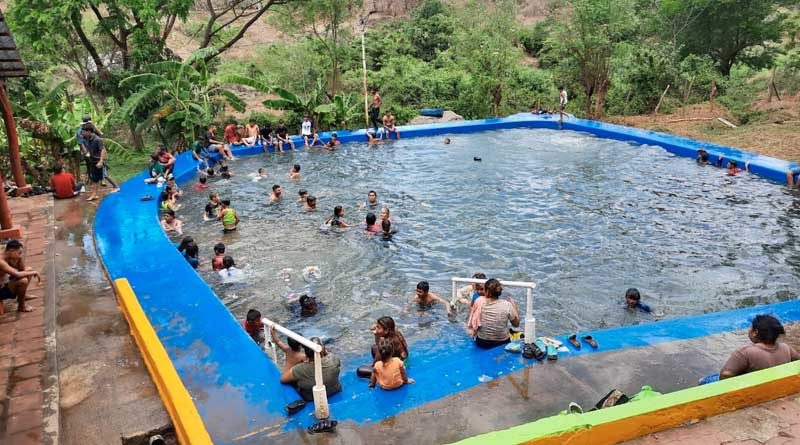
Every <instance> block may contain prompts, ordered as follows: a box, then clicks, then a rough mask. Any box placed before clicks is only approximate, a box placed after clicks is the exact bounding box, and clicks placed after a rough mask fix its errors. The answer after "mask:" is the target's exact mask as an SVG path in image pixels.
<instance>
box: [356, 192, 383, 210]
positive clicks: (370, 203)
mask: <svg viewBox="0 0 800 445" xmlns="http://www.w3.org/2000/svg"><path fill="white" fill-rule="evenodd" d="M380 206H381V203H380V202H378V193H377V192H375V190H370V191H369V192H368V193H367V200H366V201H364V202H362V203H361V205H360V206H359V207H360V208H362V209H364V208H366V209H368V210H371V211H375V210H377V209H378V208H379V207H380Z"/></svg>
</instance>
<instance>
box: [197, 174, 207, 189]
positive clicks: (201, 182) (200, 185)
mask: <svg viewBox="0 0 800 445" xmlns="http://www.w3.org/2000/svg"><path fill="white" fill-rule="evenodd" d="M207 182H208V178H207V177H205V176H201V177H200V178H199V179H198V180H197V183H195V185H194V191H196V192H202V191H203V190H205V189H207V188H208V187H209V185H208V184H207Z"/></svg>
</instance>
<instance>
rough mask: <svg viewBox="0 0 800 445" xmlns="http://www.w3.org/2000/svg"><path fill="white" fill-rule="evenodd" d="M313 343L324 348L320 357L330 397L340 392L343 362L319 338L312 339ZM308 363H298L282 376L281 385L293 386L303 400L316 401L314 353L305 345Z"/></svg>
mask: <svg viewBox="0 0 800 445" xmlns="http://www.w3.org/2000/svg"><path fill="white" fill-rule="evenodd" d="M310 340H311V341H312V342H314V343H316V344H318V345H320V346H322V352H321V353H320V357H321V359H322V383H323V384H324V385H325V392H326V393H327V394H328V397H330V396H332V395H334V394H336V393H338V392H340V391H341V390H342V384H341V383H340V382H339V372H340V371H341V368H342V362H341V360H339V357H336V356H335V355H333V354H332V353H330V352H328V351H326V350H325V346H324V345H323V344H322V341H321V340H320V339H319V337H311V339H310ZM303 349H304V350H305V353H306V357H307V358H308V361H307V362H303V363H298V364H296V365H294V366H293V367H292V368H291V369H288V370H286V371H284V372H283V374H281V383H283V384H286V385H292V386H293V387H294V388H295V389H296V390H297V392H298V393H300V397H302V398H303V400H306V401H311V400H314V394H313V391H312V389H313V388H314V386H315V385H316V381H315V379H314V351H313V350H312V349H311V348H309V347H307V346H305V345H303Z"/></svg>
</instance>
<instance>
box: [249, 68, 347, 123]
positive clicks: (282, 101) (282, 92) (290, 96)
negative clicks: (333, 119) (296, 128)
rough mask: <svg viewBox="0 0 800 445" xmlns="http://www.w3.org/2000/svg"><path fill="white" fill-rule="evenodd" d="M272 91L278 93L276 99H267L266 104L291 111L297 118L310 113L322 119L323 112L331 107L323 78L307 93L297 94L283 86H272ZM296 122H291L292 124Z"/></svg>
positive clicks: (315, 117) (318, 119)
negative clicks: (327, 99)
mask: <svg viewBox="0 0 800 445" xmlns="http://www.w3.org/2000/svg"><path fill="white" fill-rule="evenodd" d="M270 92H271V93H273V94H275V95H277V96H278V97H277V98H275V99H267V100H265V101H264V106H265V107H267V108H273V109H276V110H283V111H289V112H291V113H293V114H294V116H293V117H295V118H297V117H299V116H300V115H304V114H308V115H309V116H311V117H312V118H313V119H314V121H315V122H319V121H320V116H321V115H322V114H323V113H328V112H330V111H331V110H330V107H328V106H326V104H325V85H324V84H323V81H322V79H319V80H317V83H316V85H314V87H312V88H310V89H307V90H306V92H305V94H303V95H297V94H294V93H292V92H291V91H288V90H286V89H283V88H272V89H271V90H270ZM294 123H296V122H289V125H292V124H294Z"/></svg>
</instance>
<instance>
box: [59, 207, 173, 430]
mask: <svg viewBox="0 0 800 445" xmlns="http://www.w3.org/2000/svg"><path fill="white" fill-rule="evenodd" d="M96 210H97V204H96V203H87V202H86V201H84V200H82V199H81V200H77V199H72V200H59V201H56V202H55V206H54V215H55V243H54V250H55V270H56V274H55V275H56V279H57V281H58V303H57V307H56V309H57V314H58V315H57V316H56V320H55V321H56V334H57V343H58V364H59V380H60V388H61V394H60V407H61V441H60V443H62V444H65V445H67V444H76V445H77V444H81V445H89V444H97V445H101V444H102V445H108V444H114V443H126V444H138V443H146V439H147V438H148V437H149V435H150V434H151V433H153V432H162V433H163V432H164V430H165V428H168V427H169V425H170V420H169V417H168V416H167V413H166V411H165V410H164V407H163V405H162V403H161V399H160V397H159V395H158V392H157V390H156V388H155V385H154V384H153V382H152V380H151V379H150V375H149V373H148V371H147V368H146V367H145V365H144V363H143V361H142V358H141V356H140V354H139V350H138V349H137V347H136V344H135V343H134V342H133V338H132V337H131V335H130V332H129V328H128V324H127V322H126V321H125V318H124V316H123V315H122V313H121V312H120V310H119V308H118V306H117V300H116V296H115V295H114V292H113V290H112V288H111V285H110V283H109V281H108V280H107V279H106V276H105V273H104V271H103V269H102V265H101V263H100V261H99V259H98V257H97V253H96V251H95V246H94V239H93V234H92V223H93V221H94V214H95V212H96ZM121 439H122V442H121Z"/></svg>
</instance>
